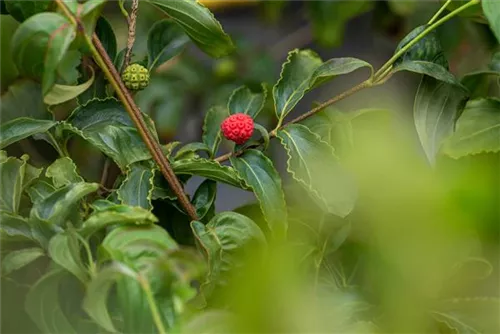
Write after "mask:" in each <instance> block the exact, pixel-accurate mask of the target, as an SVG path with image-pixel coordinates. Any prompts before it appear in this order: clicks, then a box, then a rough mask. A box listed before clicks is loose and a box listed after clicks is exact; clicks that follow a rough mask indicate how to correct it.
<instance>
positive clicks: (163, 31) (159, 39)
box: [148, 19, 189, 71]
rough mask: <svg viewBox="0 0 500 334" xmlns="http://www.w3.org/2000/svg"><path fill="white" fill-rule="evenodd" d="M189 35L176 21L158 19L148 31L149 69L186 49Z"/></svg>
mask: <svg viewBox="0 0 500 334" xmlns="http://www.w3.org/2000/svg"><path fill="white" fill-rule="evenodd" d="M188 42H189V37H188V36H187V35H186V34H185V33H184V31H182V29H181V27H180V26H179V25H177V24H176V23H175V22H174V21H172V20H169V19H166V20H162V21H158V22H157V23H155V24H154V25H153V27H152V28H151V30H150V31H149V33H148V68H149V71H152V70H154V69H155V68H156V67H158V66H160V65H161V64H163V63H165V62H166V61H168V60H170V59H172V58H173V57H175V56H177V55H178V54H179V53H181V52H182V50H184V48H185V46H186V44H187V43H188Z"/></svg>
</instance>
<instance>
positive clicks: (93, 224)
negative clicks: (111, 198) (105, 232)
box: [79, 202, 158, 237]
mask: <svg viewBox="0 0 500 334" xmlns="http://www.w3.org/2000/svg"><path fill="white" fill-rule="evenodd" d="M94 203H95V202H94ZM156 222H158V218H156V217H155V215H153V214H152V213H151V212H150V211H149V210H145V209H143V208H141V207H137V206H136V207H132V206H128V205H117V204H114V203H112V202H109V203H108V204H107V205H106V206H105V207H101V208H100V209H99V210H98V211H97V212H94V213H93V214H92V215H90V216H89V217H88V218H87V220H86V221H84V222H83V225H82V227H81V229H80V230H79V233H80V234H81V235H82V236H84V237H89V236H90V235H92V234H93V233H95V232H97V231H98V230H100V229H103V228H106V227H108V226H113V225H143V224H144V225H147V224H153V223H156Z"/></svg>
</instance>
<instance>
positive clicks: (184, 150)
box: [175, 142, 211, 160]
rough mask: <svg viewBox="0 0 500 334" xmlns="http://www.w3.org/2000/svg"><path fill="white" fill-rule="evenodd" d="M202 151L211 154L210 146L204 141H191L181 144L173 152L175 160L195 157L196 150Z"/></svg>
mask: <svg viewBox="0 0 500 334" xmlns="http://www.w3.org/2000/svg"><path fill="white" fill-rule="evenodd" d="M198 151H204V152H207V153H208V154H209V155H210V154H211V150H210V148H209V147H208V146H207V144H205V143H199V142H193V143H188V144H186V145H184V146H182V147H181V148H180V149H179V150H178V151H177V153H176V154H175V160H181V159H189V158H195V157H196V152H198Z"/></svg>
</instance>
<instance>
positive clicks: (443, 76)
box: [393, 60, 466, 90]
mask: <svg viewBox="0 0 500 334" xmlns="http://www.w3.org/2000/svg"><path fill="white" fill-rule="evenodd" d="M399 71H409V72H413V73H418V74H423V75H427V76H430V77H433V78H434V79H436V80H439V81H443V82H446V83H448V84H450V85H455V86H458V87H461V88H462V89H463V90H465V89H466V88H465V87H463V86H462V84H461V83H460V81H459V80H458V79H457V78H456V77H455V76H454V75H453V74H451V73H450V72H448V70H447V69H445V68H444V67H443V66H441V65H439V64H436V63H431V62H429V61H422V60H409V61H405V62H403V63H401V64H400V65H398V66H396V67H395V68H394V69H393V72H394V73H395V72H399Z"/></svg>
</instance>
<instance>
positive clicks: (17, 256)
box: [2, 217, 45, 276]
mask: <svg viewBox="0 0 500 334" xmlns="http://www.w3.org/2000/svg"><path fill="white" fill-rule="evenodd" d="M2 218H3V217H2ZM2 224H3V221H2ZM44 255H45V253H44V251H43V249H41V248H38V247H35V248H24V249H19V250H16V251H12V252H9V253H8V254H7V256H5V257H4V258H3V259H2V276H7V275H9V274H10V273H12V272H13V271H16V270H18V269H21V268H22V267H24V266H27V265H28V264H30V263H31V262H33V261H35V260H36V259H38V258H39V257H41V256H44Z"/></svg>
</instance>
